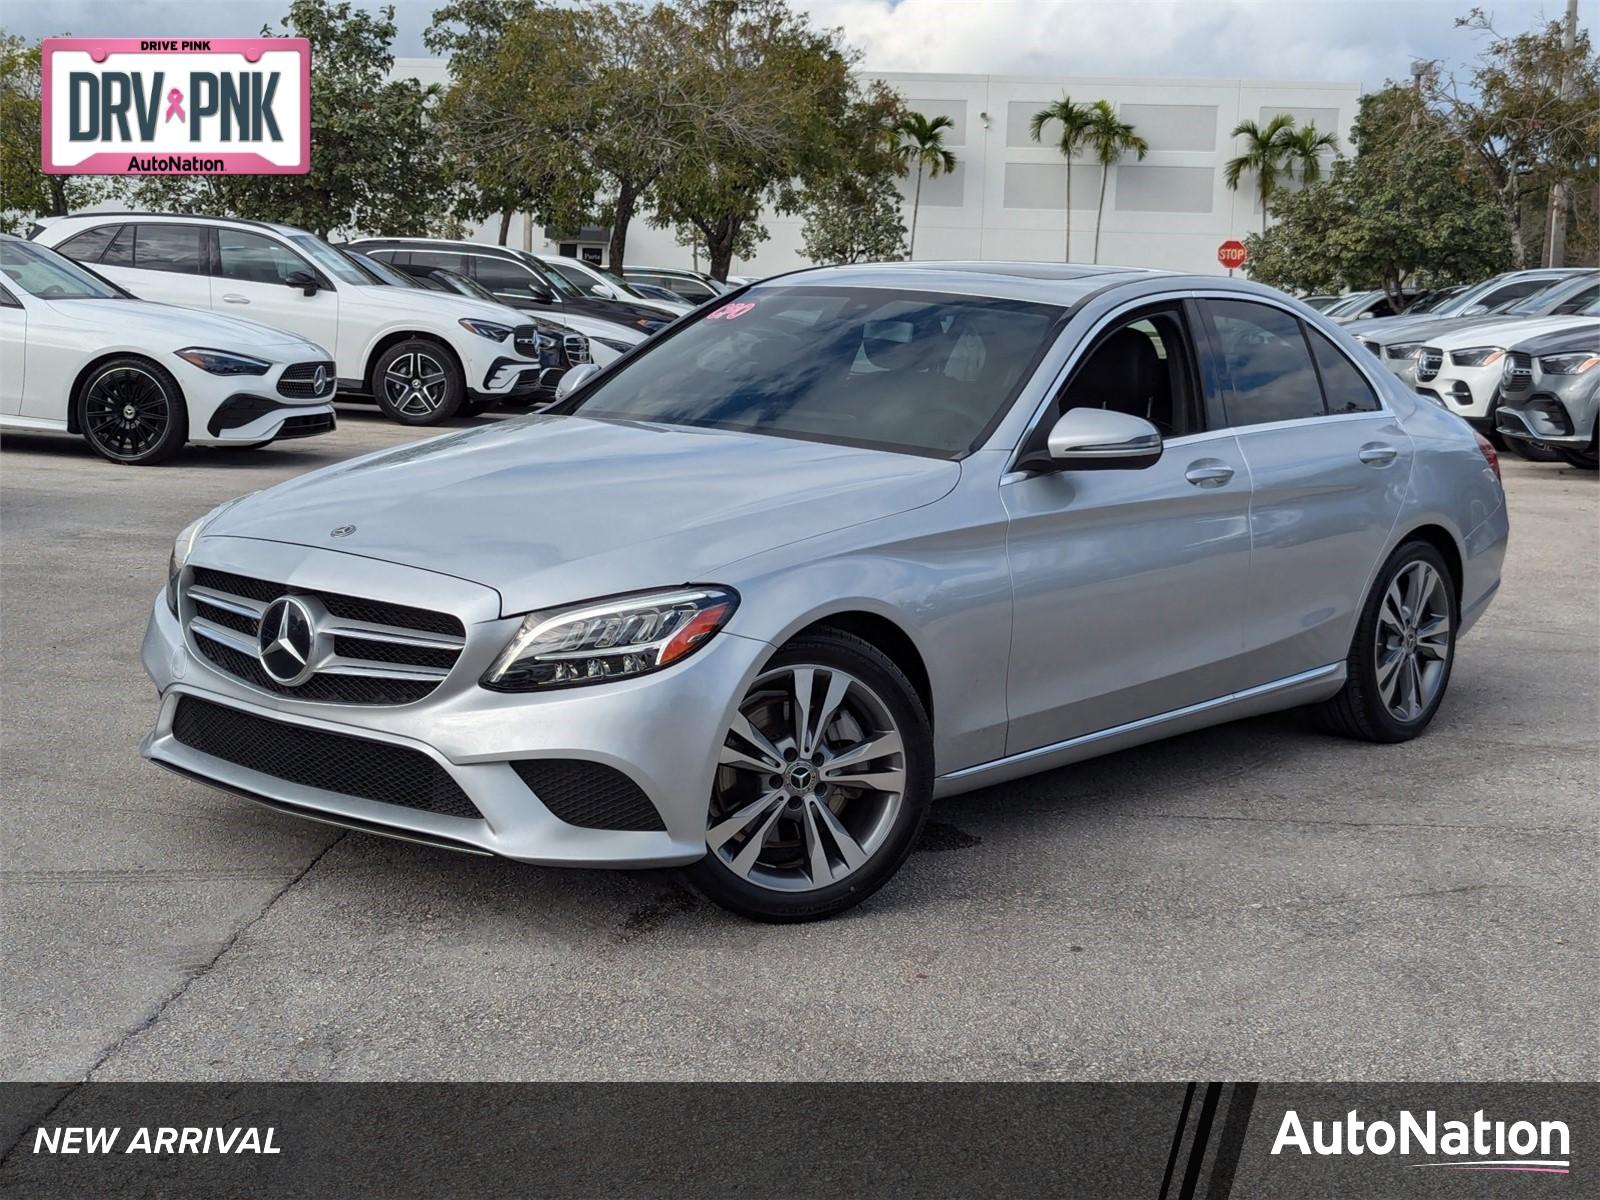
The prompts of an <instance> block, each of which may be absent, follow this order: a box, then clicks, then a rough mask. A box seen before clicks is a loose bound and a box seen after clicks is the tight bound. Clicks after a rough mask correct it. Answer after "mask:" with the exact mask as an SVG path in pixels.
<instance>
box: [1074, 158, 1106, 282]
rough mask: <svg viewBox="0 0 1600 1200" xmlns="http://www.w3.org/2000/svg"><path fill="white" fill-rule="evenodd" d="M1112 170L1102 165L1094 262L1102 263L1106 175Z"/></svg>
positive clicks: (1095, 224)
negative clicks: (1102, 224) (1101, 244)
mask: <svg viewBox="0 0 1600 1200" xmlns="http://www.w3.org/2000/svg"><path fill="white" fill-rule="evenodd" d="M1110 170H1111V168H1110V167H1109V166H1107V165H1106V164H1105V163H1101V164H1100V203H1099V204H1097V205H1095V210H1094V261H1095V262H1099V261H1100V222H1101V221H1103V220H1105V219H1106V175H1107V173H1108V172H1109V171H1110ZM1067 220H1069V221H1070V220H1072V214H1071V213H1068V214H1067Z"/></svg>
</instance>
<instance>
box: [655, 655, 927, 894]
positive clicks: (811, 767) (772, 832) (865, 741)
mask: <svg viewBox="0 0 1600 1200" xmlns="http://www.w3.org/2000/svg"><path fill="white" fill-rule="evenodd" d="M932 798H933V732H932V729H931V728H930V727H929V723H928V717H927V714H926V712H925V711H924V710H923V707H922V702H921V700H920V699H919V698H918V696H917V693H916V691H915V689H913V688H912V686H911V684H910V682H909V681H908V680H907V679H906V677H905V675H904V674H903V673H902V672H901V671H900V670H899V668H897V667H896V666H895V665H894V663H893V662H891V661H890V660H889V659H888V658H887V657H886V656H885V655H884V654H883V653H881V652H880V651H879V650H878V649H877V648H876V647H874V646H872V645H870V644H869V643H867V642H865V641H862V640H861V639H860V638H858V637H853V636H851V635H850V634H846V633H841V632H837V631H832V630H828V631H823V632H820V633H816V634H807V635H805V636H803V637H800V638H797V639H795V640H794V641H792V642H790V643H789V644H788V645H786V646H784V647H783V648H782V649H781V650H779V651H778V652H777V653H776V654H775V655H773V656H772V659H771V660H770V661H769V662H768V663H767V665H766V667H765V668H764V669H763V670H762V672H761V674H760V675H759V676H758V677H757V678H756V680H755V682H754V683H753V684H751V686H750V689H749V691H748V692H747V693H746V694H745V696H744V698H743V699H742V700H741V701H740V704H739V711H738V714H737V715H736V716H735V718H734V721H733V724H732V726H731V727H730V728H729V730H728V732H727V735H726V737H725V738H724V742H723V748H722V753H721V765H720V766H719V767H718V769H717V775H716V781H715V784H714V786H713V789H712V796H711V803H710V809H709V813H708V817H707V822H706V855H705V857H704V858H703V859H701V860H700V861H699V862H697V863H695V864H694V865H693V866H692V867H689V868H688V869H687V874H688V877H689V880H690V882H691V883H693V884H694V886H695V887H696V888H698V889H699V890H700V891H701V892H702V893H704V894H705V895H706V896H708V897H709V898H710V899H712V900H713V901H715V902H716V903H717V904H720V905H721V906H722V907H724V908H726V909H729V910H731V911H733V912H736V913H739V914H741V915H743V916H746V917H752V918H754V919H756V920H759V921H773V922H793V921H814V920H819V919H821V918H823V917H831V916H833V915H835V914H836V913H840V912H843V911H844V910H845V909H847V908H851V907H853V906H855V905H857V904H859V903H861V901H863V900H865V899H866V898H867V897H868V896H870V895H872V893H873V892H875V891H877V890H878V889H879V888H880V887H882V886H883V885H884V884H885V883H887V882H888V881H889V878H890V877H891V876H892V875H893V874H894V873H895V872H896V871H897V870H899V869H900V865H901V864H902V863H903V862H905V859H906V856H907V855H908V854H910V853H911V847H912V845H913V844H915V842H916V839H917V835H918V834H919V833H920V832H921V831H922V826H923V823H924V822H925V821H926V820H927V815H928V806H929V804H930V802H931V801H932Z"/></svg>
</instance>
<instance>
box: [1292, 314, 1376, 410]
mask: <svg viewBox="0 0 1600 1200" xmlns="http://www.w3.org/2000/svg"><path fill="white" fill-rule="evenodd" d="M1306 336H1307V337H1308V338H1310V339H1311V351H1312V353H1313V354H1314V355H1315V356H1316V360H1317V373H1318V374H1319V375H1321V376H1322V392H1323V395H1324V396H1325V397H1326V399H1327V406H1328V412H1329V413H1353V412H1377V411H1378V394H1377V393H1376V392H1374V391H1373V390H1372V385H1371V384H1370V383H1368V382H1367V377H1366V376H1365V375H1363V374H1362V373H1361V372H1360V371H1359V370H1358V369H1357V368H1356V365H1355V364H1354V363H1353V362H1351V361H1350V360H1349V359H1348V358H1346V357H1345V356H1344V352H1343V351H1341V350H1340V349H1339V348H1338V347H1337V346H1335V345H1334V344H1333V343H1332V342H1330V341H1329V340H1328V339H1327V338H1326V337H1324V336H1323V335H1322V334H1320V333H1318V332H1317V331H1316V330H1315V329H1311V328H1309V327H1308V328H1307V329H1306Z"/></svg>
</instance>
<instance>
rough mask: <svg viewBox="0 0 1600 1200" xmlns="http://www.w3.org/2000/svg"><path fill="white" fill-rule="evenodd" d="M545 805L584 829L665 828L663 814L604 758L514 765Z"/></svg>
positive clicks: (529, 761) (537, 760)
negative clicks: (594, 761)
mask: <svg viewBox="0 0 1600 1200" xmlns="http://www.w3.org/2000/svg"><path fill="white" fill-rule="evenodd" d="M511 769H512V770H513V771H515V772H516V773H517V774H518V775H519V776H521V778H522V782H523V783H525V784H527V785H528V787H529V788H530V789H531V790H532V792H533V794H534V795H536V796H538V797H539V800H540V802H541V803H543V805H544V806H545V807H546V808H548V809H549V810H550V811H551V812H552V813H554V814H555V815H556V816H557V817H559V818H560V819H561V820H563V821H565V822H566V823H567V824H568V825H577V826H579V827H581V828H583V829H617V830H650V831H655V830H664V829H666V825H664V824H663V823H662V821H661V814H660V813H658V812H657V811H656V806H655V805H653V804H651V803H650V800H649V798H648V797H647V796H646V795H645V794H644V792H642V791H640V790H639V785H638V784H636V783H634V781H633V780H631V779H629V778H628V777H627V776H626V775H624V774H623V773H622V772H621V771H618V770H617V769H616V768H614V767H608V766H606V765H604V764H603V763H592V762H581V761H578V760H576V759H567V758H528V759H521V760H519V761H517V762H514V763H512V764H511Z"/></svg>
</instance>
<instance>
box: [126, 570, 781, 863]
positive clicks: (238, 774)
mask: <svg viewBox="0 0 1600 1200" xmlns="http://www.w3.org/2000/svg"><path fill="white" fill-rule="evenodd" d="M216 540H217V541H219V542H220V541H229V542H232V541H235V540H238V539H216ZM251 545H255V546H265V545H268V544H266V543H252V544H251ZM291 551H293V552H298V556H299V557H300V558H301V559H302V560H303V561H302V569H300V570H297V571H296V572H295V573H294V574H292V575H289V574H282V573H281V572H280V573H279V577H281V578H286V579H292V580H293V581H294V583H295V586H296V587H302V586H303V587H306V588H308V589H309V588H316V587H322V588H333V587H334V580H333V573H334V571H335V570H337V571H340V572H342V574H343V576H344V578H343V580H342V581H341V583H340V584H339V586H340V587H342V589H343V590H345V591H348V590H349V588H350V583H349V575H350V570H351V568H350V567H349V566H348V565H347V564H348V560H349V556H345V555H339V554H335V553H332V552H328V551H319V550H311V549H306V548H302V547H276V548H274V549H273V550H271V551H270V552H268V553H267V555H266V557H268V558H270V557H271V556H272V555H274V554H275V555H279V556H282V555H284V554H285V552H291ZM338 559H345V560H346V563H345V564H339V563H337V562H336V561H335V560H338ZM218 565H219V569H230V570H235V571H239V570H244V569H245V567H244V566H242V565H241V564H240V563H238V562H233V563H229V562H226V561H224V562H222V563H220V564H218ZM383 567H384V570H383V571H382V572H381V574H384V575H388V576H390V577H391V579H393V578H395V577H398V576H399V575H400V574H401V573H404V574H408V575H414V576H416V577H417V579H416V581H415V583H416V587H415V588H413V589H412V590H410V591H408V592H404V593H399V594H407V595H410V596H413V597H414V596H417V595H418V594H422V595H426V594H427V593H426V591H424V590H422V589H428V588H431V589H434V590H435V591H437V589H438V587H439V586H441V585H439V584H438V583H437V582H432V583H430V582H429V581H428V580H427V579H426V578H425V577H427V576H428V575H429V574H430V573H428V572H420V571H416V572H413V571H410V570H409V569H407V568H400V567H392V566H390V565H388V564H383ZM254 569H255V571H256V572H257V573H268V568H267V567H265V566H263V565H262V564H261V563H260V562H259V561H257V563H256V564H255V568H254ZM443 578H444V577H441V576H432V581H439V580H441V579H443ZM442 586H443V587H444V588H445V590H447V591H448V590H451V589H454V590H455V591H456V592H457V593H458V594H462V595H467V594H468V593H469V592H470V591H471V590H474V589H475V590H477V591H480V592H484V593H488V589H482V588H478V586H477V585H474V584H465V583H462V582H461V581H450V583H449V584H445V585H442ZM383 594H387V595H394V594H397V593H396V592H395V591H394V590H393V588H392V587H386V588H385V589H384V591H383ZM489 594H490V595H492V593H489ZM469 599H470V603H468V604H467V605H464V606H457V607H456V609H455V610H456V611H458V612H461V613H462V615H463V617H465V618H467V629H468V634H467V644H466V648H465V650H464V651H463V652H462V655H461V658H460V660H459V662H458V663H457V665H456V667H455V668H454V669H453V670H452V672H451V674H450V677H449V678H448V679H447V680H446V681H445V683H444V684H442V685H441V686H440V687H439V688H438V690H437V691H435V692H434V693H433V694H431V695H429V696H427V697H426V698H425V699H423V700H420V701H417V702H414V703H411V704H402V705H382V706H379V705H353V704H331V703H311V702H306V701H301V700H297V699H290V698H287V697H284V696H278V695H272V694H270V693H266V692H262V691H258V690H256V689H255V688H254V687H252V686H250V685H249V684H247V683H245V682H244V681H243V680H241V679H239V678H237V677H235V676H233V675H230V674H227V673H225V672H223V671H221V670H219V669H217V668H216V667H214V666H213V665H212V664H211V663H210V662H209V661H208V660H207V659H205V658H204V657H202V656H200V655H199V654H197V653H195V652H194V651H192V650H191V649H190V647H189V645H188V644H187V641H186V637H185V634H184V631H183V629H182V628H181V627H180V625H179V621H178V618H176V617H175V616H174V615H173V614H172V612H171V611H170V610H169V609H168V608H167V605H166V601H165V598H164V597H158V598H157V599H156V602H155V605H154V608H153V611H152V614H151V619H150V625H149V628H148V630H147V632H146V634H145V639H144V647H143V655H142V657H143V661H144V666H145V669H146V671H148V672H149V674H150V676H151V678H152V679H153V680H154V681H155V684H156V687H157V689H158V690H159V692H160V693H161V707H160V711H159V713H158V714H157V717H156V722H155V727H154V729H153V730H152V731H151V732H150V734H149V736H147V737H146V738H145V740H144V741H143V743H142V744H141V746H140V752H141V753H142V754H143V755H144V756H145V757H146V758H149V759H151V760H152V761H154V762H156V763H158V764H159V765H161V766H164V767H167V768H168V769H170V770H174V771H177V772H179V773H181V774H184V775H187V776H190V777H192V778H196V779H199V780H201V781H204V782H207V783H210V784H213V785H215V786H217V787H219V788H223V789H225V790H228V791H232V792H235V793H240V794H243V795H246V796H248V797H250V798H252V799H256V800H259V801H261V802H263V803H266V804H269V805H271V806H272V807H275V808H279V809H282V810H285V811H290V812H295V813H298V814H300V815H303V816H308V817H312V818H315V819H319V820H324V821H329V822H333V823H335V824H343V825H349V826H353V827H356V828H360V829H366V830H370V831H372V832H378V833H386V834H390V835H393V836H397V837H403V838H409V839H411V840H415V841H423V842H428V843H430V844H434V845H442V846H448V847H451V848H455V849H461V850H471V851H479V852H483V853H489V854H495V855H501V856H504V857H507V858H513V859H518V860H520V861H523V862H529V863H542V864H549V865H560V866H588V867H599V866H604V867H619V866H636V867H644V866H670V865H678V864H683V863H689V862H693V861H695V860H696V859H698V858H700V857H701V856H702V855H703V854H704V853H705V827H706V811H707V806H708V801H709V798H710V795H711V788H712V782H713V776H714V774H715V771H716V765H717V756H718V751H719V749H720V747H721V744H722V740H723V737H724V736H725V732H726V730H727V727H728V723H729V721H730V720H731V719H732V714H733V709H734V707H735V705H736V704H737V701H738V698H739V697H741V696H743V695H744V693H745V690H746V689H747V687H748V686H749V683H750V681H751V680H752V679H753V678H754V677H755V674H756V673H757V671H758V670H759V669H760V667H761V665H762V663H763V662H765V660H766V659H767V657H768V656H769V655H770V654H771V649H772V648H771V647H770V646H769V645H767V644H766V643H765V642H761V641H756V640H754V639H751V638H745V637H740V636H737V635H734V634H729V633H726V632H724V633H722V634H719V635H718V636H717V637H716V638H714V639H712V641H711V642H710V643H708V644H707V645H706V646H705V648H704V649H702V650H701V651H699V652H698V653H696V654H695V655H694V656H693V657H691V658H689V659H687V660H685V661H684V662H683V663H681V664H679V665H678V666H676V667H672V668H669V669H667V670H665V671H662V672H659V673H657V674H653V675H647V676H643V677H641V678H638V679H632V680H620V681H616V682H612V683H607V684H600V685H596V686H594V687H589V688H568V689H563V690H560V691H556V692H551V693H548V694H507V693H502V692H494V691H489V690H488V689H486V688H483V687H480V686H478V682H477V681H478V679H479V677H480V676H481V675H482V673H483V671H484V670H485V669H486V668H487V667H488V666H489V664H490V663H491V662H492V661H493V659H494V657H495V655H496V654H498V653H499V651H500V649H501V648H503V646H504V645H505V642H506V641H507V640H508V639H509V638H510V637H511V635H512V633H513V632H514V631H515V630H516V628H517V625H518V618H516V617H511V618H500V617H499V616H498V608H497V606H496V607H495V608H493V609H492V610H491V611H492V612H493V614H494V615H493V617H492V619H482V618H483V617H484V616H485V615H486V614H485V612H484V610H483V608H482V607H479V611H478V612H477V614H476V615H477V616H478V618H479V619H478V620H477V621H473V620H472V619H471V616H472V615H473V614H471V613H469V612H467V611H465V610H466V609H468V608H471V607H472V606H473V605H475V604H477V600H476V599H475V598H470V597H469ZM185 696H192V697H196V698H198V699H200V700H204V701H209V702H210V703H212V704H217V705H223V706H226V707H228V708H231V709H235V710H239V711H241V712H244V713H248V714H251V715H253V716H255V717H258V718H266V719H270V720H272V721H274V722H279V723H281V724H283V725H288V726H299V727H302V728H305V729H312V730H320V731H323V732H326V733H330V734H337V735H342V736H344V737H358V738H361V739H364V740H367V741H371V742H377V743H386V744H387V746H389V747H398V748H402V749H403V750H405V751H408V752H414V753H418V754H422V755H425V756H427V758H428V759H430V760H432V762H434V763H436V764H437V765H438V767H439V768H441V769H442V770H443V771H444V772H445V773H446V774H447V775H448V776H449V778H450V779H451V780H452V781H453V782H454V783H455V785H456V786H458V787H459V788H460V789H461V791H462V792H464V793H465V795H466V796H467V797H468V798H469V799H470V801H471V802H472V805H473V806H475V807H476V809H477V810H478V812H479V813H480V814H481V819H474V818H469V817H461V816H447V815H443V814H441V813H437V812H430V811H424V810H422V809H418V808H412V807H406V806H404V805H401V804H398V803H385V802H383V801H380V800H374V799H369V798H363V797H360V796H354V795H347V794H342V793H340V792H337V791H333V790H325V789H323V788H320V787H315V786H308V785H306V784H303V783H295V782H290V781H288V780H285V779H282V778H277V777H275V776H273V775H271V774H266V773H263V772H262V771H259V770H253V769H249V768H247V767H244V766H240V765H238V764H237V763H235V762H232V761H228V760H226V759H223V758H219V757H214V756H213V755H211V754H207V753H202V752H200V751H198V750H196V749H195V748H194V747H193V746H191V745H186V744H184V742H183V741H180V740H179V738H178V736H176V735H175V733H174V730H173V718H174V715H175V713H176V711H177V708H178V704H179V702H180V699H181V698H182V697H185ZM528 759H558V760H574V759H575V760H580V761H583V762H588V763H599V764H603V765H604V766H607V767H610V768H613V769H615V770H617V771H620V772H622V773H623V774H624V775H626V776H627V777H628V778H629V779H630V780H632V781H633V783H635V784H636V785H637V786H638V787H639V789H640V790H642V792H643V793H644V795H645V796H646V797H647V798H648V799H649V801H650V802H651V804H653V805H654V807H655V809H656V810H657V812H658V813H659V814H660V817H661V823H662V824H664V825H665V829H664V830H637V829H631V830H618V829H595V828H587V827H580V826H578V825H573V824H568V823H567V822H566V821H563V820H560V819H559V818H557V817H556V816H555V815H554V814H553V813H552V812H551V811H550V809H549V808H547V807H546V806H545V804H544V803H542V802H541V801H540V799H539V797H538V796H537V795H536V794H535V792H534V791H533V790H532V788H531V787H530V785H529V784H527V783H524V782H523V779H522V777H521V776H520V775H519V774H518V773H517V772H516V771H515V770H514V769H513V767H512V765H511V764H512V762H513V761H517V760H528Z"/></svg>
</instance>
